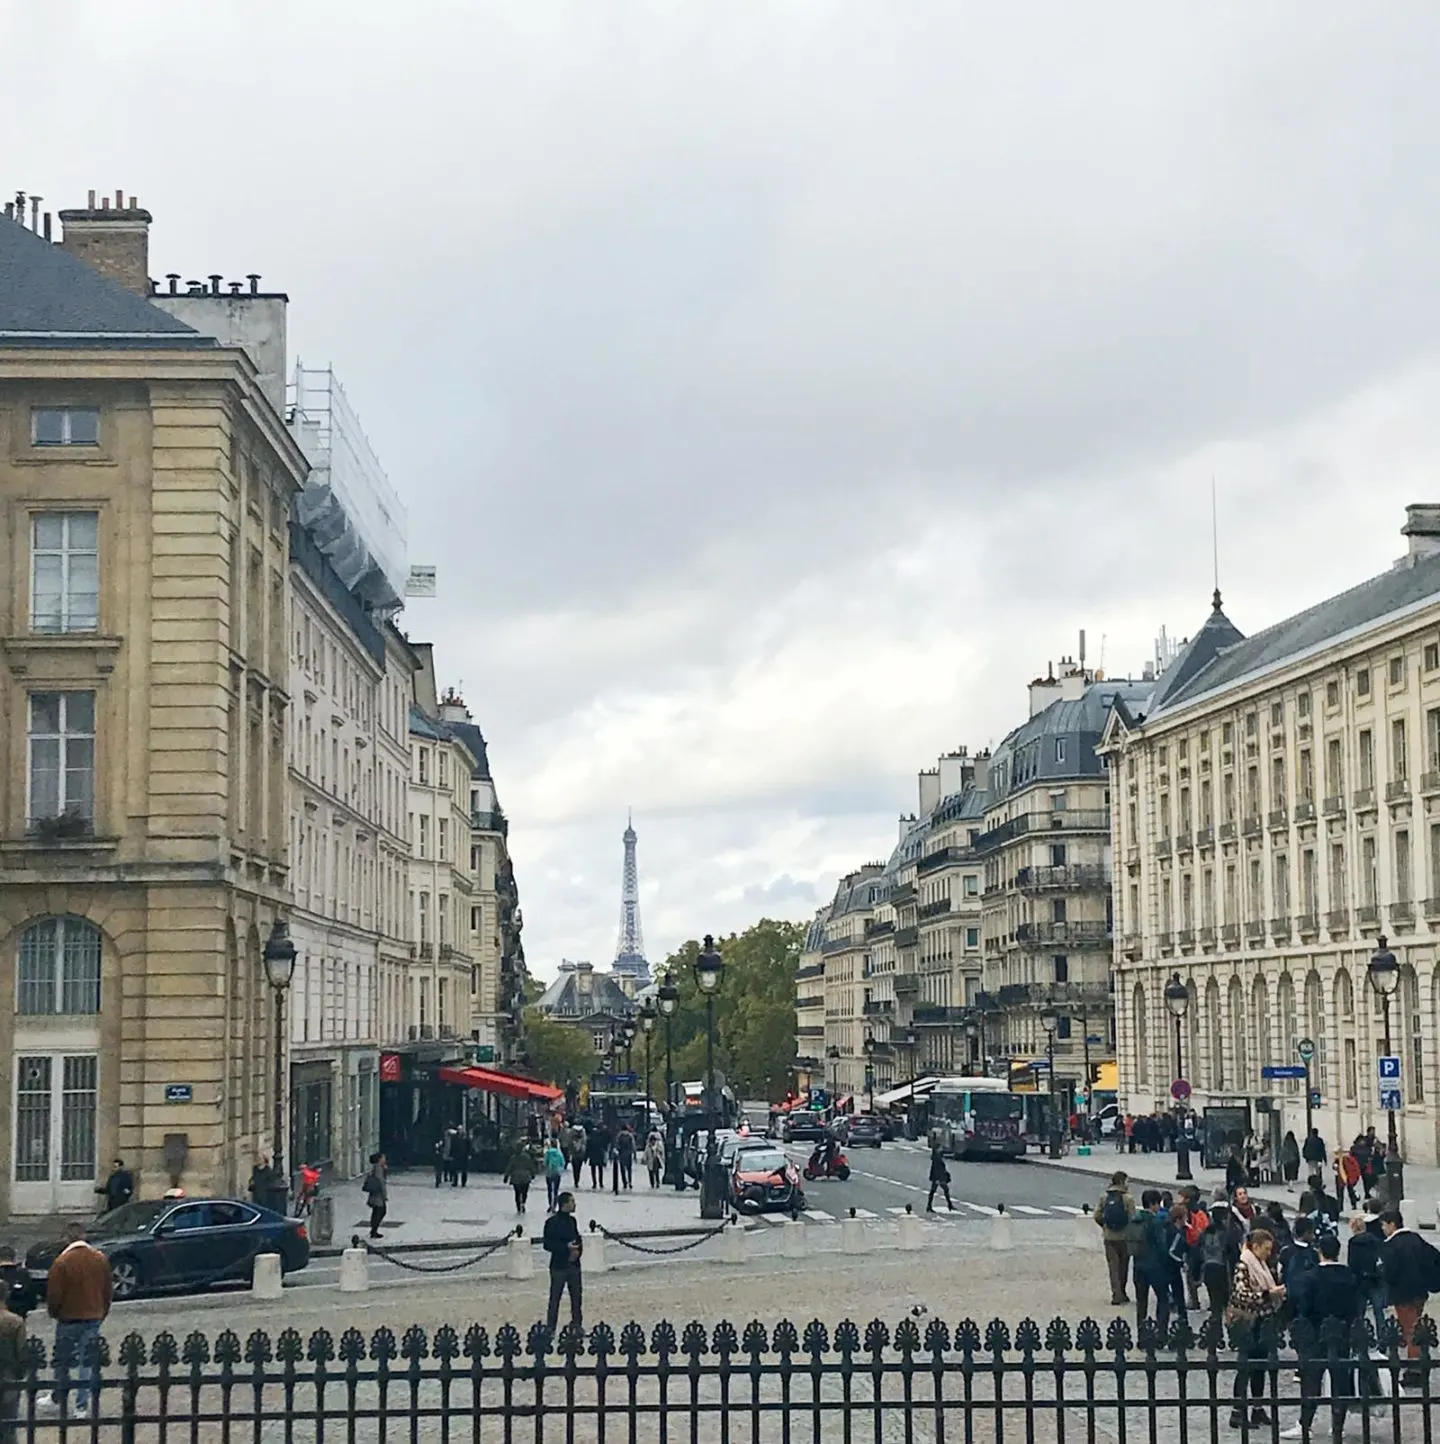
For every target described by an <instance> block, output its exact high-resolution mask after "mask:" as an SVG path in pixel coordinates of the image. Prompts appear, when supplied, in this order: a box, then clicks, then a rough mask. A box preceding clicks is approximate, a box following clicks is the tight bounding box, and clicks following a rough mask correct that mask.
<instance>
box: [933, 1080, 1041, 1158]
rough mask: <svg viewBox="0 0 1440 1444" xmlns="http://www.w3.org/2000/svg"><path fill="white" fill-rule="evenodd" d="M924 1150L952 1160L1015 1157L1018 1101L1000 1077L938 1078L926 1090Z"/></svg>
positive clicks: (1019, 1146)
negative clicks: (926, 1139)
mask: <svg viewBox="0 0 1440 1444" xmlns="http://www.w3.org/2000/svg"><path fill="white" fill-rule="evenodd" d="M929 1106H930V1146H931V1147H932V1148H934V1147H935V1146H936V1145H937V1144H938V1145H939V1147H940V1149H941V1150H942V1151H943V1152H945V1153H948V1154H950V1155H952V1156H953V1157H955V1158H1020V1157H1022V1156H1023V1154H1024V1152H1025V1137H1024V1134H1023V1132H1022V1129H1023V1126H1024V1118H1025V1104H1024V1100H1023V1099H1022V1098H1021V1097H1020V1096H1019V1095H1018V1094H1016V1093H1012V1092H1011V1091H1010V1084H1009V1081H1008V1080H1007V1079H1005V1078H941V1079H939V1080H938V1081H937V1082H936V1084H935V1086H934V1088H932V1089H931V1090H930V1098H929Z"/></svg>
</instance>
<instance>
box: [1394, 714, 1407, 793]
mask: <svg viewBox="0 0 1440 1444" xmlns="http://www.w3.org/2000/svg"><path fill="white" fill-rule="evenodd" d="M1409 775H1410V771H1409V757H1408V755H1407V752H1406V747H1405V719H1404V718H1403V717H1396V718H1395V719H1394V720H1393V721H1392V722H1391V723H1390V780H1391V781H1392V782H1404V781H1405V779H1406V778H1407V777H1408V776H1409Z"/></svg>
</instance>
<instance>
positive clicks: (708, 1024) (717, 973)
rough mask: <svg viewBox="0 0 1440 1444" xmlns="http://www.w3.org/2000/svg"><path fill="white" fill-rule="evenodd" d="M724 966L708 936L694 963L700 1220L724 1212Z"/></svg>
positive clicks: (711, 938)
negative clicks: (719, 1083)
mask: <svg viewBox="0 0 1440 1444" xmlns="http://www.w3.org/2000/svg"><path fill="white" fill-rule="evenodd" d="M724 973H725V963H724V960H723V959H722V958H721V956H720V953H719V950H718V949H717V948H716V946H715V939H714V938H713V937H711V935H710V934H709V933H706V934H705V945H704V947H703V948H702V949H701V950H700V953H699V956H698V957H696V959H695V982H696V983H697V984H698V985H699V988H700V991H701V992H702V993H704V994H705V1126H706V1129H707V1131H708V1133H709V1137H708V1138H707V1139H706V1141H705V1167H704V1169H703V1170H702V1178H701V1182H700V1217H701V1218H719V1217H721V1215H722V1214H723V1213H724V1212H725V1196H724V1195H725V1189H724V1181H723V1179H722V1178H721V1170H720V1158H719V1155H718V1154H717V1152H716V1149H715V992H716V989H718V988H719V986H720V979H721V978H722V977H723V976H724Z"/></svg>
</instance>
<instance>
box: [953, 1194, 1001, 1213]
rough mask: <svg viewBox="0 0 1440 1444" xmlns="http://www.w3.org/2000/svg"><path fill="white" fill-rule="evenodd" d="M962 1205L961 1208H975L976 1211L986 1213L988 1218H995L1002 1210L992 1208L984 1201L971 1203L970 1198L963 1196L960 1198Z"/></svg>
mask: <svg viewBox="0 0 1440 1444" xmlns="http://www.w3.org/2000/svg"><path fill="white" fill-rule="evenodd" d="M960 1207H961V1208H973V1209H974V1210H975V1212H976V1213H983V1214H985V1215H986V1217H988V1218H994V1217H996V1216H997V1215H998V1214H999V1212H1000V1210H999V1209H998V1208H991V1207H990V1206H989V1205H988V1204H984V1203H971V1202H970V1200H969V1199H968V1198H962V1199H961V1200H960Z"/></svg>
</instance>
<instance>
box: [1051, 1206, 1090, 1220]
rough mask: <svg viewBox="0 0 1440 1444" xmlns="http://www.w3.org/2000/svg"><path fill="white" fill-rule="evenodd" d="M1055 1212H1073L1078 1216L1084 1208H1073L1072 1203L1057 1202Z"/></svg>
mask: <svg viewBox="0 0 1440 1444" xmlns="http://www.w3.org/2000/svg"><path fill="white" fill-rule="evenodd" d="M1055 1212H1056V1213H1073V1214H1074V1215H1075V1216H1076V1217H1077V1218H1078V1217H1079V1216H1080V1215H1081V1214H1082V1213H1084V1212H1085V1210H1084V1209H1083V1208H1075V1207H1074V1206H1073V1205H1071V1204H1068V1203H1057V1204H1056V1205H1055Z"/></svg>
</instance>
